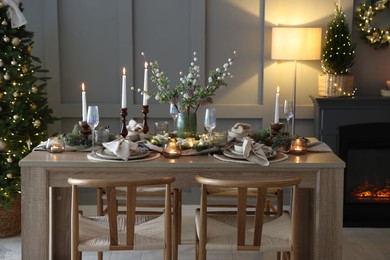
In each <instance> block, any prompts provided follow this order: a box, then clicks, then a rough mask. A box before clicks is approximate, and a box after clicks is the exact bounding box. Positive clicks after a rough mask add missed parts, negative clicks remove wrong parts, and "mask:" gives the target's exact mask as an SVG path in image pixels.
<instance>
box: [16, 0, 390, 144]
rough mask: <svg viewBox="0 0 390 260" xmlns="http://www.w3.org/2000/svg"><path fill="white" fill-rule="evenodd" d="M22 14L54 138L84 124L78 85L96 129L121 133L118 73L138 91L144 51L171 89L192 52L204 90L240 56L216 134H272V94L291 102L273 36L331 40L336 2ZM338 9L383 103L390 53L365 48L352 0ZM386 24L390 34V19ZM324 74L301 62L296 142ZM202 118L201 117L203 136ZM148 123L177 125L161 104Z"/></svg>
mask: <svg viewBox="0 0 390 260" xmlns="http://www.w3.org/2000/svg"><path fill="white" fill-rule="evenodd" d="M355 2H356V3H355V4H357V3H358V2H360V1H355ZM23 5H24V8H25V11H24V13H25V15H26V18H27V20H28V24H27V29H29V30H31V31H33V32H35V38H34V39H35V45H34V50H33V53H34V55H36V56H38V57H40V58H41V59H42V61H43V66H44V67H45V68H47V69H48V70H49V73H48V76H50V77H51V78H52V79H51V80H50V81H49V85H48V94H49V105H50V107H52V108H53V109H54V112H55V116H56V117H58V118H60V119H61V120H60V121H58V122H57V123H56V124H54V125H53V126H51V128H50V133H54V132H69V131H71V130H72V128H73V125H74V124H76V123H77V122H78V121H79V120H80V119H81V82H85V83H86V86H87V102H88V104H97V105H99V109H100V114H101V120H100V125H101V126H106V125H110V128H111V130H112V131H113V132H114V133H119V129H120V121H119V111H120V96H121V91H120V89H121V88H120V86H121V71H122V67H123V66H126V68H127V75H128V77H127V78H128V87H129V88H130V87H131V86H135V87H136V88H138V87H142V84H143V58H142V56H141V55H140V53H141V52H142V51H143V52H145V54H146V57H147V59H148V60H150V61H151V60H158V61H159V62H160V64H161V66H162V67H163V68H164V71H165V72H166V74H167V75H168V76H169V77H170V79H171V81H172V83H175V82H177V81H178V72H179V71H181V70H183V71H186V70H187V67H188V65H189V63H190V61H191V58H192V52H193V51H196V52H197V53H198V59H199V65H200V66H201V70H202V80H203V81H204V80H205V78H206V77H205V72H207V71H209V70H210V69H212V68H215V67H217V66H221V64H223V63H224V62H225V59H226V58H227V57H231V54H232V52H233V51H234V50H236V51H237V52H238V56H239V58H238V59H237V61H236V62H235V64H234V66H233V67H232V73H233V74H234V76H235V77H234V79H233V80H230V81H229V87H227V88H225V89H223V90H221V91H219V92H218V93H217V96H216V98H215V104H214V105H213V106H215V107H216V108H217V113H218V123H217V129H227V128H230V127H231V126H232V125H234V123H236V122H238V121H240V122H247V123H251V124H252V125H253V128H254V129H262V128H265V127H268V126H269V124H270V123H271V122H272V120H273V117H274V102H275V92H276V86H278V85H279V86H280V87H281V97H280V98H281V100H283V99H291V93H292V85H293V84H292V76H293V64H292V63H291V62H276V61H274V60H271V59H270V51H271V48H270V46H271V28H272V27H275V26H278V25H285V26H299V27H310V26H312V27H322V28H323V34H324V35H325V29H326V27H327V23H328V22H329V19H330V16H331V15H332V14H333V10H334V0H321V1H319V0H318V1H311V0H294V1H287V0H242V1H237V0H209V1H206V0H112V1H103V0H93V1H92V0H34V1H24V2H23ZM341 5H342V7H343V9H344V11H345V12H346V14H347V19H348V21H349V22H350V26H351V28H352V32H353V40H354V41H355V42H356V43H357V46H358V48H357V56H356V63H355V65H354V67H353V72H354V73H355V74H356V79H357V86H358V87H359V93H361V94H364V95H379V90H380V88H382V87H384V81H385V80H389V79H390V75H389V70H388V67H389V59H388V57H389V54H390V47H389V48H387V49H384V50H379V51H375V50H373V49H372V48H371V47H369V46H368V45H367V44H366V43H364V42H363V41H362V40H361V39H359V38H358V36H357V34H356V29H355V27H354V26H353V25H352V21H353V15H354V7H353V5H354V1H352V0H343V1H341ZM382 21H384V22H385V25H386V23H387V26H385V28H388V24H389V21H390V18H389V17H385V18H382ZM286 44H288V43H286ZM320 73H321V68H320V61H306V62H298V66H297V105H298V107H297V115H296V118H297V123H296V124H297V126H296V133H298V134H300V135H303V136H312V135H313V104H312V102H311V99H310V98H309V95H314V96H315V95H317V77H318V75H319V74H320ZM149 86H150V88H152V86H153V85H152V83H151V82H150V83H149ZM128 92H130V91H128ZM127 103H128V110H129V116H128V119H129V118H136V119H137V120H138V121H140V120H141V119H140V118H141V116H142V115H141V104H142V98H141V96H140V95H139V94H137V93H132V94H128V100H127ZM203 114H204V109H201V110H200V111H199V116H198V120H199V122H198V127H199V130H202V129H201V126H202V123H201V122H202V121H203ZM149 117H150V124H149V125H150V126H152V125H153V122H154V121H158V120H171V119H170V116H169V113H168V107H167V106H166V105H161V104H158V103H157V102H156V101H155V100H154V101H151V104H150V114H149ZM281 118H282V116H281ZM170 122H172V121H170Z"/></svg>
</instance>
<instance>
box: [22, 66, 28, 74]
mask: <svg viewBox="0 0 390 260" xmlns="http://www.w3.org/2000/svg"><path fill="white" fill-rule="evenodd" d="M22 72H23V73H24V74H26V73H27V72H28V68H27V67H26V66H23V68H22Z"/></svg>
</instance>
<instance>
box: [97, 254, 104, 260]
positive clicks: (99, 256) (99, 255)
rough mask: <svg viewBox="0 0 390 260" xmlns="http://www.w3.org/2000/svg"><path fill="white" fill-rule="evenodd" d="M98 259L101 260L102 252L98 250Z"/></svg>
mask: <svg viewBox="0 0 390 260" xmlns="http://www.w3.org/2000/svg"><path fill="white" fill-rule="evenodd" d="M97 254H98V260H103V252H98V253H97Z"/></svg>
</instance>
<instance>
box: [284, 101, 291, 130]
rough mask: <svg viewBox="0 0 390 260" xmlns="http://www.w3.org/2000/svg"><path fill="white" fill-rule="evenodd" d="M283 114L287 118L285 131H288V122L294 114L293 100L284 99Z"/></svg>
mask: <svg viewBox="0 0 390 260" xmlns="http://www.w3.org/2000/svg"><path fill="white" fill-rule="evenodd" d="M283 115H284V117H285V118H286V120H287V125H286V131H287V132H289V122H290V119H291V118H292V117H293V116H294V108H293V102H292V101H291V100H287V99H286V100H284V104H283Z"/></svg>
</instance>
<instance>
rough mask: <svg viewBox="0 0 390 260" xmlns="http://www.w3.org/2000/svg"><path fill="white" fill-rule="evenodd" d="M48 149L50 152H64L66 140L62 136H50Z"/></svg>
mask: <svg viewBox="0 0 390 260" xmlns="http://www.w3.org/2000/svg"><path fill="white" fill-rule="evenodd" d="M46 150H47V151H48V152H50V153H62V152H63V151H64V150H65V141H64V139H63V138H62V137H59V136H56V137H50V138H49V139H47V142H46Z"/></svg>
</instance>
